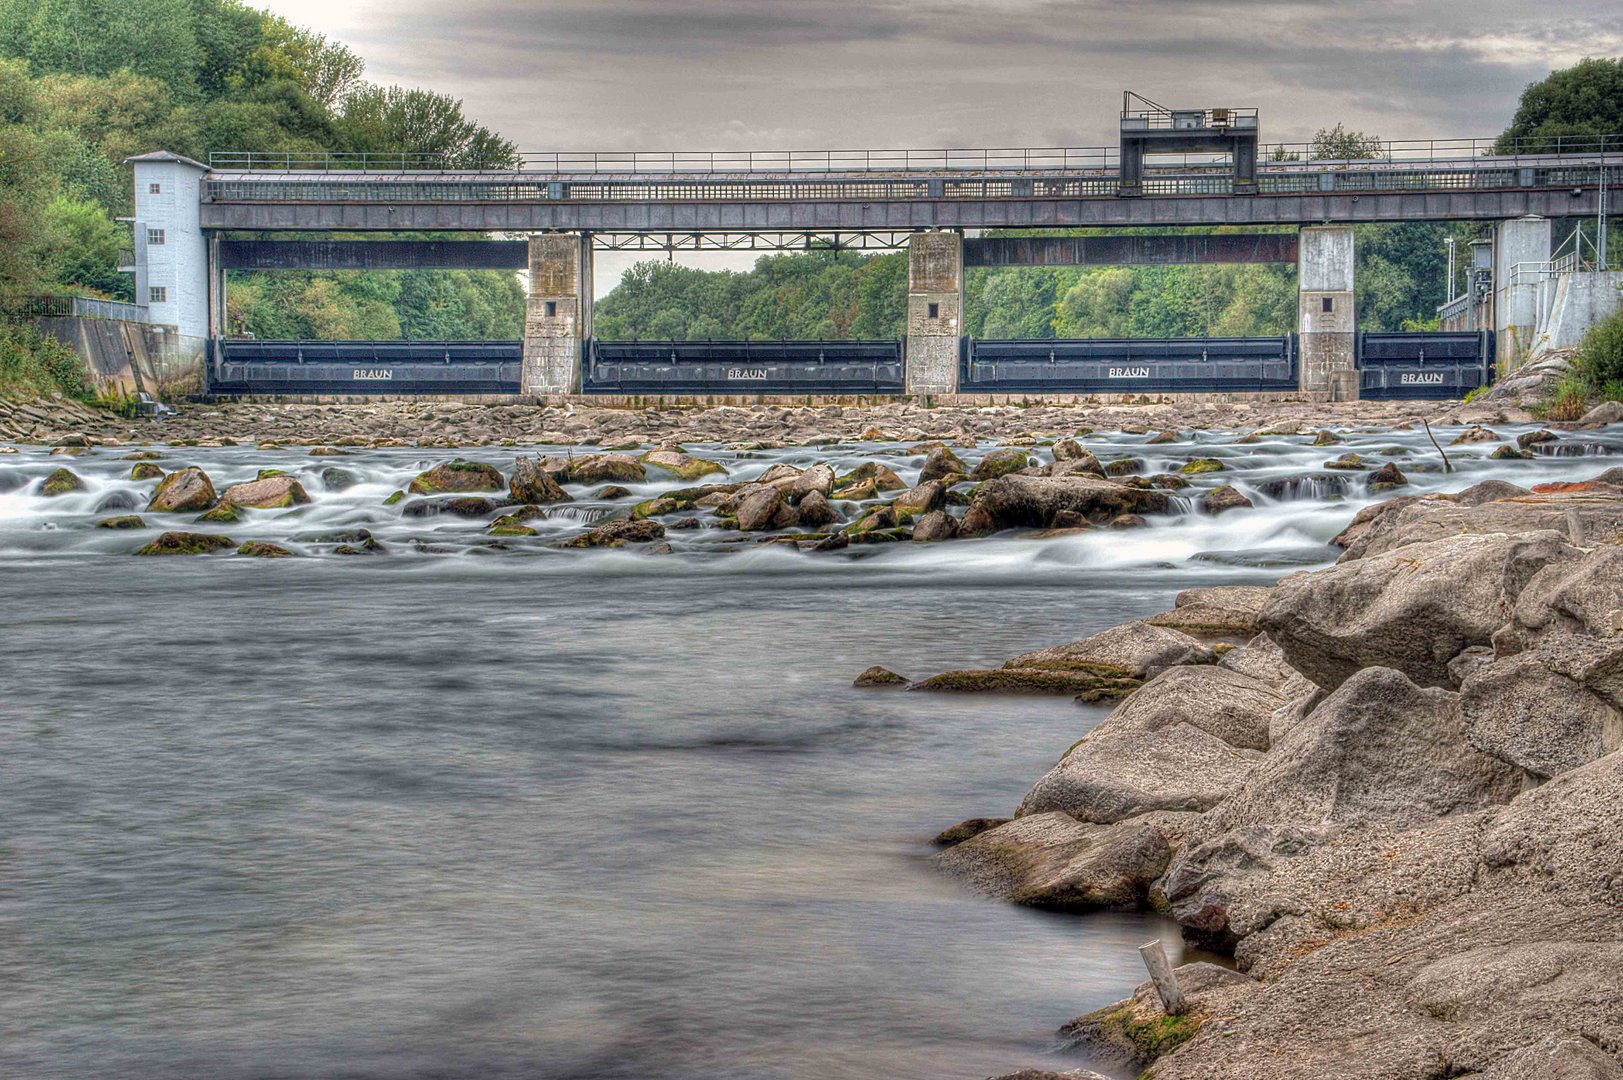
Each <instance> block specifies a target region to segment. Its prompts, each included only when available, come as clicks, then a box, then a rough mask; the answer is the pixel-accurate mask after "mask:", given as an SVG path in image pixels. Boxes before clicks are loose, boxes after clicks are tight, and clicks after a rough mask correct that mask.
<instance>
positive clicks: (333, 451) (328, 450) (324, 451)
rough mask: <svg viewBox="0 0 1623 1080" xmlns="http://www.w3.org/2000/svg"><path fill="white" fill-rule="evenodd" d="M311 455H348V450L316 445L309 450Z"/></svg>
mask: <svg viewBox="0 0 1623 1080" xmlns="http://www.w3.org/2000/svg"><path fill="white" fill-rule="evenodd" d="M310 456H311V457H349V451H348V450H340V449H338V447H336V446H317V447H312V448H311V450H310Z"/></svg>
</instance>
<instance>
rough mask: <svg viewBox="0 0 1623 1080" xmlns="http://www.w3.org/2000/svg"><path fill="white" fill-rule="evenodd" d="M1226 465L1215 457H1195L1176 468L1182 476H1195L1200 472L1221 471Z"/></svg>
mask: <svg viewBox="0 0 1623 1080" xmlns="http://www.w3.org/2000/svg"><path fill="white" fill-rule="evenodd" d="M1225 468H1226V466H1225V465H1224V464H1223V463H1222V462H1221V461H1219V460H1217V459H1216V458H1209V457H1207V458H1195V459H1193V460H1192V461H1187V462H1185V463H1184V464H1183V466H1182V467H1181V468H1179V469H1178V471H1179V472H1180V473H1182V474H1183V475H1184V476H1197V475H1199V474H1201V473H1214V472H1222V471H1223V470H1224V469H1225Z"/></svg>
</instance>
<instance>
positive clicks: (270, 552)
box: [237, 540, 293, 559]
mask: <svg viewBox="0 0 1623 1080" xmlns="http://www.w3.org/2000/svg"><path fill="white" fill-rule="evenodd" d="M237 554H238V555H246V556H248V557H249V558H253V559H286V558H288V557H290V556H291V555H292V554H293V553H292V552H291V551H289V550H288V549H287V548H285V547H283V546H281V545H280V544H272V543H270V542H269V541H267V540H249V541H248V542H247V543H245V544H243V545H242V546H241V547H239V548H237Z"/></svg>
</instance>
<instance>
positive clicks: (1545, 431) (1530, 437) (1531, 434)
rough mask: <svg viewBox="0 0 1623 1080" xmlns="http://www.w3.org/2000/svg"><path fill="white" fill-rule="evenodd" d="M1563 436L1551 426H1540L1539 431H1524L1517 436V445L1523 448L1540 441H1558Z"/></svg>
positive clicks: (1535, 444) (1537, 443)
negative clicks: (1552, 429) (1550, 427)
mask: <svg viewBox="0 0 1623 1080" xmlns="http://www.w3.org/2000/svg"><path fill="white" fill-rule="evenodd" d="M1560 438H1561V437H1560V436H1559V435H1557V434H1556V433H1555V432H1553V431H1551V430H1550V429H1549V428H1540V429H1539V430H1537V431H1524V432H1522V433H1521V434H1520V435H1518V436H1516V445H1517V446H1518V447H1520V448H1521V449H1523V450H1526V449H1527V448H1528V447H1530V446H1537V445H1539V444H1540V443H1552V442H1557V441H1558V440H1559V439H1560Z"/></svg>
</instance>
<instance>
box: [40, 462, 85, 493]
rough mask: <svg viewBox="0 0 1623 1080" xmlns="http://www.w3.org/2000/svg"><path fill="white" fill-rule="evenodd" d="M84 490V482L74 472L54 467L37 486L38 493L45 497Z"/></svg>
mask: <svg viewBox="0 0 1623 1080" xmlns="http://www.w3.org/2000/svg"><path fill="white" fill-rule="evenodd" d="M83 490H85V482H84V481H83V480H81V479H79V477H78V476H77V475H75V474H74V472H73V470H72V469H56V470H54V471H52V473H51V475H49V476H47V477H46V478H45V481H44V482H43V483H42V484H40V486H39V493H40V494H41V495H43V496H45V497H46V498H55V497H56V496H58V495H71V494H73V493H75V492H80V491H83Z"/></svg>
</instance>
